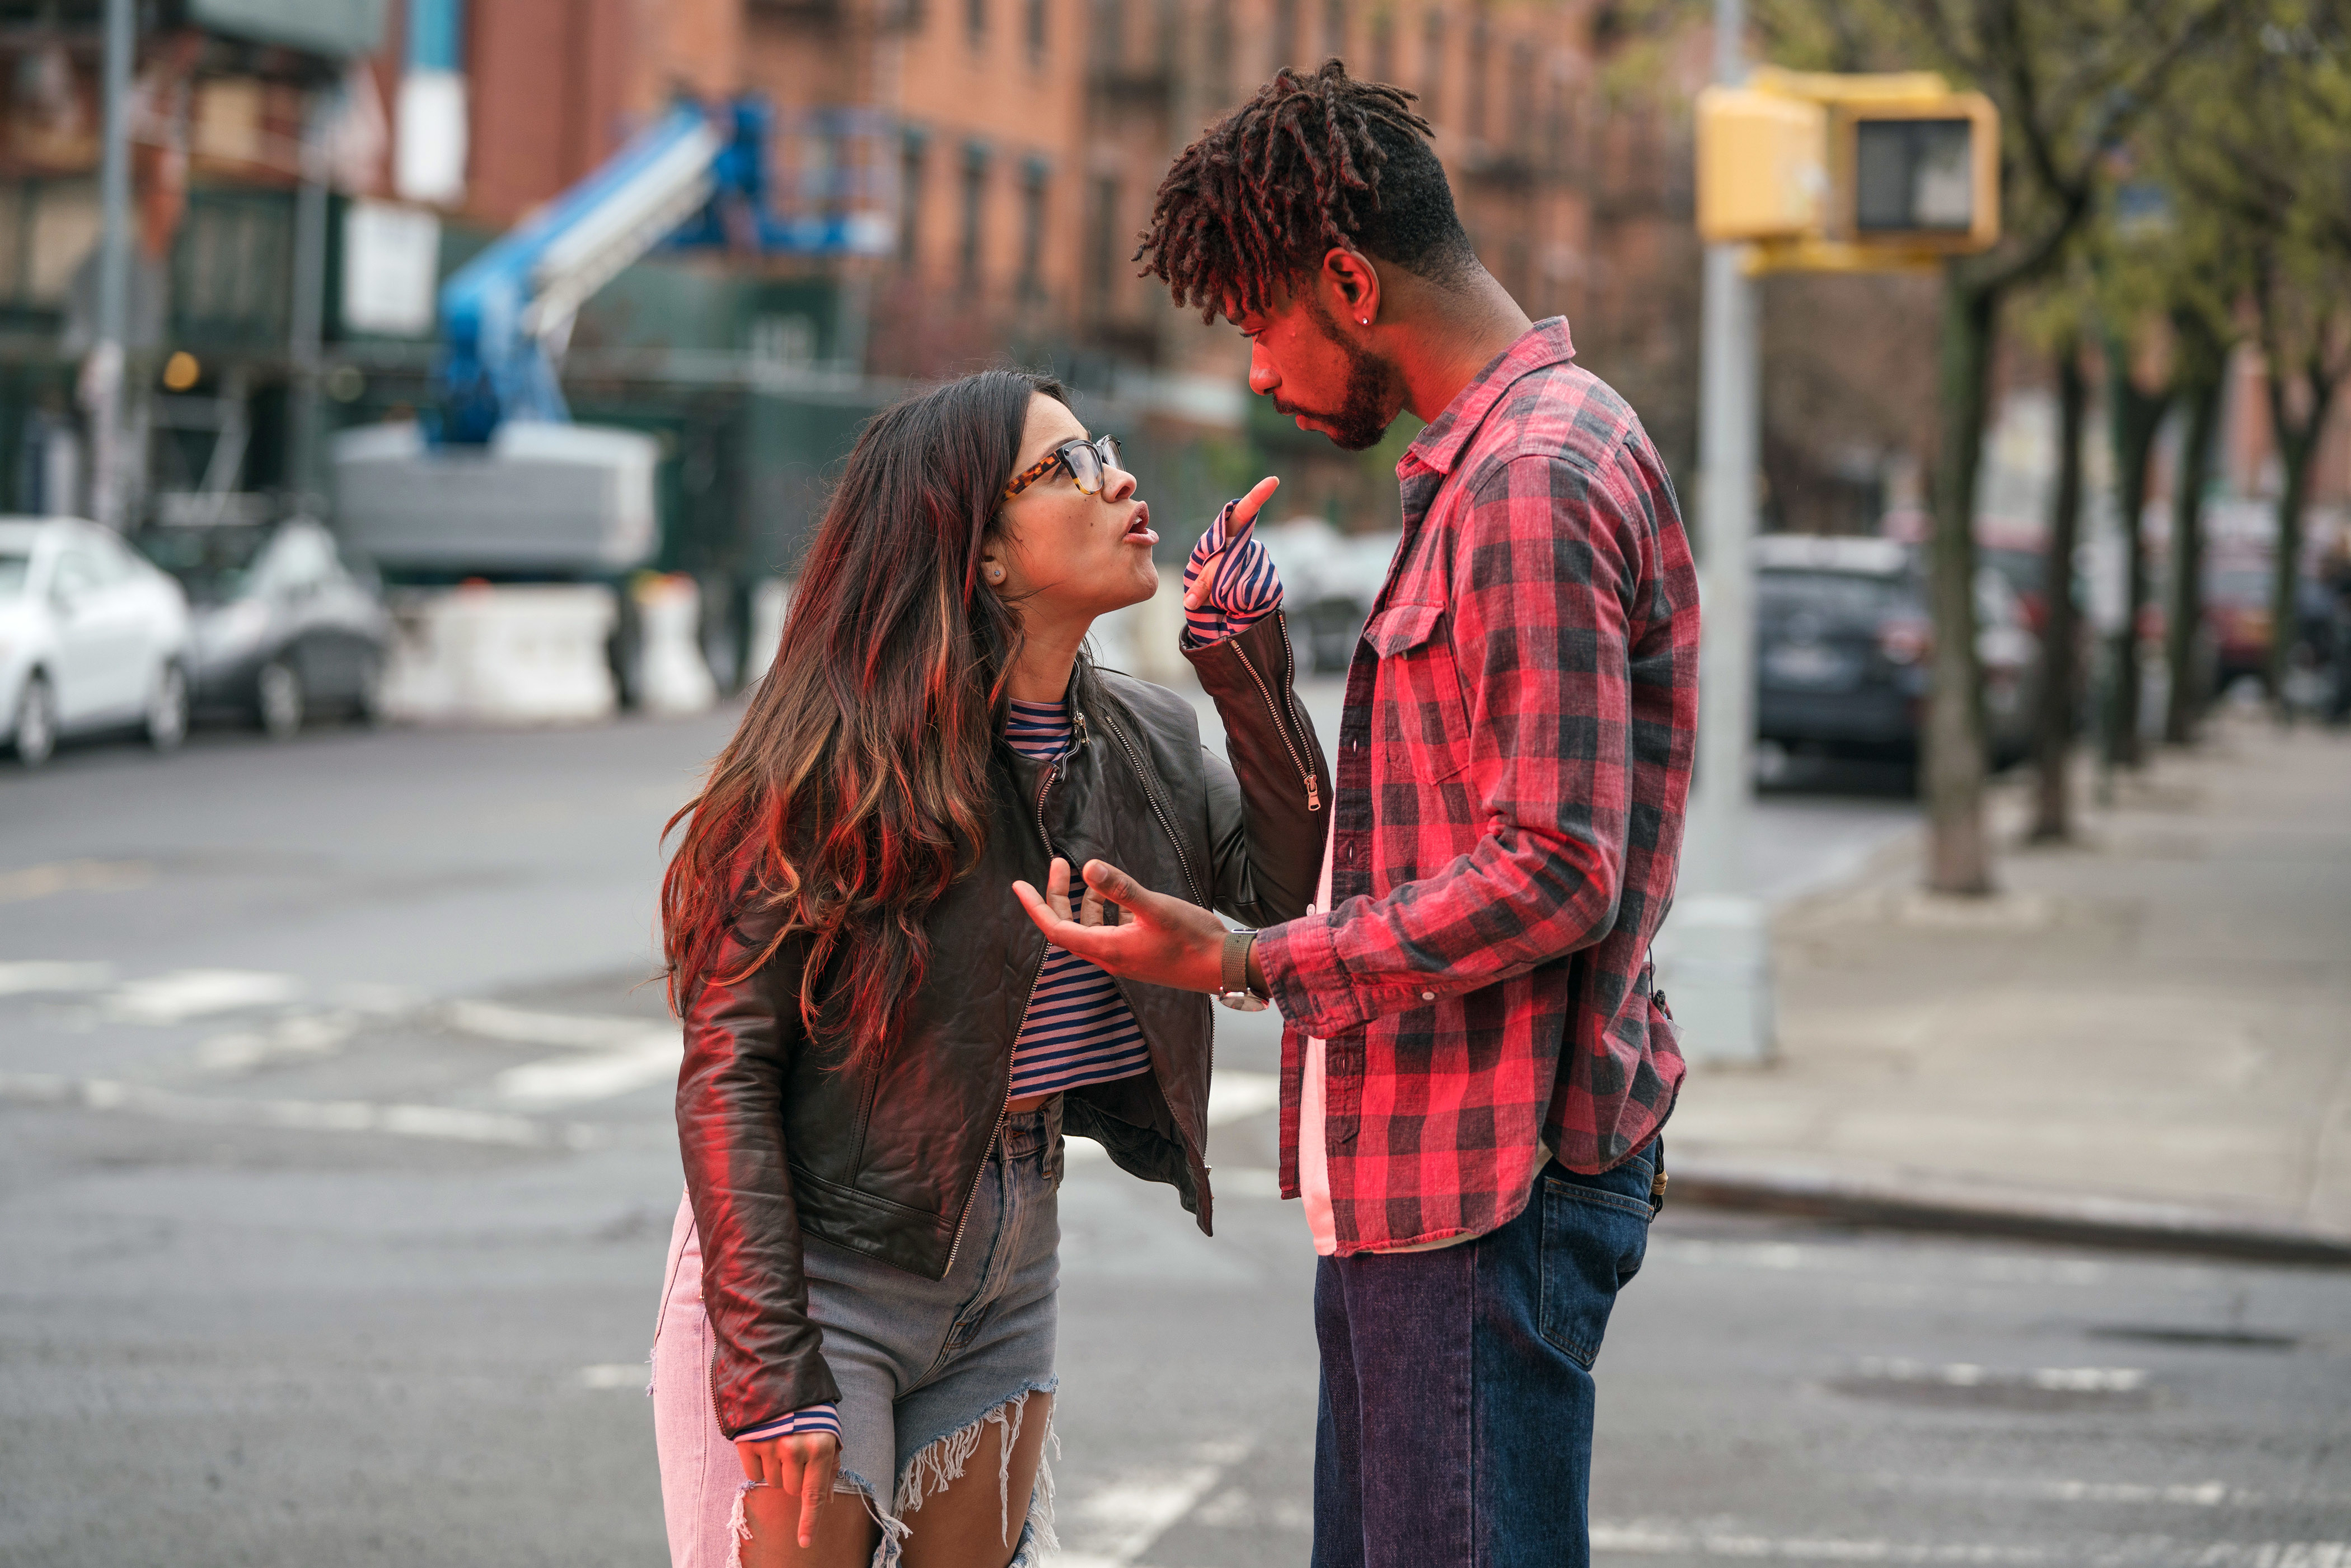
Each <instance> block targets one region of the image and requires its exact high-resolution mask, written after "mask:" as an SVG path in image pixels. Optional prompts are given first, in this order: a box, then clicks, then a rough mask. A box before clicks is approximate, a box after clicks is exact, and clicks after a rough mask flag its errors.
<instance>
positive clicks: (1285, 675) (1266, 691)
mask: <svg viewBox="0 0 2351 1568" xmlns="http://www.w3.org/2000/svg"><path fill="white" fill-rule="evenodd" d="M1273 623H1274V624H1275V625H1276V626H1279V627H1280V628H1281V666H1282V668H1281V674H1282V685H1283V686H1284V687H1285V688H1286V687H1287V686H1289V685H1290V676H1291V674H1293V672H1292V670H1291V668H1290V665H1291V662H1292V659H1293V655H1292V654H1291V653H1290V622H1289V621H1288V620H1286V619H1285V618H1284V617H1283V614H1282V612H1280V611H1279V610H1277V611H1275V612H1273ZM1233 656H1234V657H1235V658H1237V659H1238V660H1239V661H1240V662H1241V668H1242V669H1244V670H1247V671H1248V672H1249V679H1250V680H1252V681H1254V682H1256V683H1257V690H1258V695H1259V696H1261V697H1263V698H1264V699H1265V711H1266V712H1267V713H1268V714H1270V715H1271V716H1272V718H1273V727H1274V732H1275V733H1276V734H1278V735H1280V737H1281V748H1282V749H1283V750H1284V751H1287V752H1289V753H1290V766H1291V767H1292V768H1297V769H1298V776H1299V777H1300V778H1301V779H1304V780H1305V781H1306V809H1307V810H1310V811H1319V810H1322V785H1321V784H1320V783H1318V782H1317V781H1316V779H1315V778H1314V769H1312V768H1309V767H1307V766H1306V759H1305V758H1303V757H1301V756H1300V755H1299V753H1298V743H1297V742H1296V741H1294V740H1292V739H1291V738H1290V725H1291V723H1292V722H1294V720H1295V718H1296V715H1295V714H1293V715H1291V716H1290V718H1288V719H1285V718H1284V717H1283V716H1282V713H1281V710H1280V708H1278V707H1276V706H1274V702H1273V688H1272V687H1270V686H1269V685H1266V684H1265V677H1264V676H1263V675H1260V674H1258V671H1257V665H1255V664H1252V663H1250V662H1249V653H1248V651H1247V650H1245V649H1243V648H1242V647H1240V646H1239V645H1238V643H1236V644H1235V645H1234V647H1233Z"/></svg>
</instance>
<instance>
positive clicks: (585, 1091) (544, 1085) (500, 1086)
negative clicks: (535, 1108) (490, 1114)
mask: <svg viewBox="0 0 2351 1568" xmlns="http://www.w3.org/2000/svg"><path fill="white" fill-rule="evenodd" d="M684 1060H685V1042H684V1036H683V1035H681V1034H679V1033H678V1032H677V1031H676V1030H648V1031H643V1032H642V1033H641V1034H640V1036H639V1038H638V1040H637V1043H636V1044H634V1045H632V1046H628V1047H625V1048H623V1049H622V1050H619V1051H598V1052H596V1053H594V1054H593V1055H583V1056H551V1057H549V1058H548V1059H547V1060H546V1061H534V1062H530V1063H528V1064H527V1065H525V1066H522V1067H510V1068H508V1069H507V1071H504V1072H501V1073H499V1074H498V1075H497V1077H496V1079H495V1080H494V1081H493V1087H494V1088H495V1089H496V1092H497V1093H498V1096H499V1098H501V1099H505V1100H511V1101H513V1102H515V1103H517V1104H522V1105H572V1104H577V1103H580V1102H581V1101H583V1100H608V1099H610V1098H611V1097H612V1096H613V1095H615V1094H625V1093H627V1092H629V1091H630V1090H632V1089H642V1088H643V1087H644V1086H645V1085H646V1084H648V1083H657V1082H661V1081H662V1080H664V1079H674V1078H675V1077H676V1076H677V1069H678V1064H679V1063H680V1062H681V1061H684Z"/></svg>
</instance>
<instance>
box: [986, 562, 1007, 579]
mask: <svg viewBox="0 0 2351 1568" xmlns="http://www.w3.org/2000/svg"><path fill="white" fill-rule="evenodd" d="M987 580H988V581H990V582H1002V581H1003V580H1004V569H1003V568H1002V567H1000V566H991V567H989V568H988V569H987Z"/></svg>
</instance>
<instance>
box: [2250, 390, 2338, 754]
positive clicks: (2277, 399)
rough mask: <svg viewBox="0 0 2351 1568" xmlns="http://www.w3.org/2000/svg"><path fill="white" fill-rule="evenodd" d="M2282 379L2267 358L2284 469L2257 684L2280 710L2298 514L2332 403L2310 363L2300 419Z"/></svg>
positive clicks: (2297, 574) (2294, 612)
mask: <svg viewBox="0 0 2351 1568" xmlns="http://www.w3.org/2000/svg"><path fill="white" fill-rule="evenodd" d="M2287 384H2288V382H2287V379H2286V374H2285V369H2284V367H2283V365H2281V364H2279V363H2278V356H2277V355H2276V354H2275V353H2274V352H2273V353H2272V354H2271V355H2270V356H2269V376H2268V391H2269V402H2270V428H2271V429H2272V430H2273V431H2274V432H2275V433H2276V435H2277V446H2278V459H2279V464H2280V465H2281V466H2282V467H2283V468H2284V470H2285V489H2284V493H2283V495H2281V496H2279V497H2278V517H2277V559H2275V560H2274V561H2273V562H2272V563H2271V564H2272V570H2271V575H2270V650H2269V656H2268V658H2267V659H2265V660H2264V661H2263V662H2262V684H2263V685H2265V686H2266V687H2268V689H2269V699H2270V702H2271V703H2272V704H2273V706H2276V708H2277V710H2278V711H2279V713H2280V714H2281V715H2283V713H2284V712H2285V671H2286V661H2287V659H2288V658H2289V656H2291V655H2292V653H2294V632H2295V631H2296V630H2297V629H2298V628H2299V627H2300V626H2301V624H2302V616H2301V611H2300V607H2299V606H2298V605H2297V604H2296V603H2295V597H2296V595H2295V592H2294V591H2295V589H2296V587H2297V586H2299V583H2300V580H2301V571H2302V521H2303V517H2302V514H2303V511H2304V507H2307V506H2308V504H2309V500H2310V462H2311V459H2312V458H2313V457H2314V456H2316V455H2317V454H2318V437H2319V434H2320V433H2321V432H2323V431H2324V430H2325V428H2326V416H2327V413H2329V412H2330V408H2331V405H2332V404H2333V402H2334V401H2335V382H2333V381H2331V380H2329V379H2327V377H2326V375H2325V371H2322V370H2321V369H2320V368H2319V366H2318V365H2316V364H2315V363H2314V364H2313V365H2312V366H2311V370H2310V410H2309V413H2307V414H2306V415H2305V416H2304V418H2303V419H2302V420H2301V421H2300V422H2298V423H2297V422H2296V421H2294V419H2292V418H2291V417H2289V415H2288V413H2287V410H2286V388H2287Z"/></svg>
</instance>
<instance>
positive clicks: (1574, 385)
mask: <svg viewBox="0 0 2351 1568" xmlns="http://www.w3.org/2000/svg"><path fill="white" fill-rule="evenodd" d="M1574 352H1575V350H1574V348H1573V344H1572V343H1571V342H1570V341H1569V340H1568V332H1567V323H1566V321H1565V320H1564V319H1558V318H1554V319H1551V320H1547V321H1542V322H1540V323H1538V324H1537V325H1536V326H1535V327H1534V328H1532V329H1531V330H1529V331H1528V333H1527V334H1526V336H1524V337H1522V338H1520V340H1518V341H1517V342H1516V343H1514V344H1512V345H1511V346H1510V349H1509V350H1507V351H1506V352H1504V353H1503V354H1502V355H1501V357H1500V358H1499V359H1497V360H1496V361H1493V363H1491V364H1489V366H1487V368H1486V369H1485V371H1483V372H1482V373H1481V374H1480V375H1479V377H1478V379H1477V380H1476V381H1474V382H1470V384H1469V385H1468V387H1466V388H1464V389H1463V390H1462V392H1461V393H1460V395H1459V396H1458V397H1456V398H1455V399H1454V400H1453V402H1452V403H1451V405H1450V406H1448V407H1447V409H1446V411H1445V413H1442V414H1441V415H1439V416H1438V418H1437V422H1436V423H1434V424H1431V425H1430V426H1429V427H1428V428H1427V429H1426V430H1424V431H1422V432H1421V434H1420V436H1419V439H1417V440H1416V441H1415V442H1414V443H1413V444H1412V447H1411V449H1410V450H1409V451H1408V452H1406V453H1405V456H1404V460H1403V461H1402V462H1401V463H1399V464H1397V465H1396V476H1397V478H1398V480H1399V481H1400V482H1401V484H1402V486H1403V491H1404V538H1403V542H1402V543H1401V544H1400V545H1399V546H1398V548H1397V550H1396V557H1395V562H1394V564H1393V565H1391V566H1390V568H1389V569H1388V579H1387V582H1386V584H1385V585H1384V587H1383V589H1382V590H1381V592H1380V595H1379V598H1378V600H1377V601H1376V602H1375V603H1374V606H1373V610H1372V615H1371V619H1370V622H1369V623H1368V624H1367V625H1366V626H1365V627H1364V637H1363V643H1362V645H1361V646H1359V647H1358V648H1357V649H1356V652H1355V658H1354V663H1353V667H1352V668H1350V670H1349V671H1348V673H1347V697H1346V709H1345V714H1344V716H1343V718H1342V719H1341V721H1340V726H1339V753H1338V759H1337V760H1338V772H1337V780H1336V786H1335V793H1334V800H1333V801H1332V805H1333V808H1334V810H1335V816H1334V818H1333V824H1334V831H1335V838H1334V841H1333V856H1334V858H1333V862H1332V881H1331V888H1332V910H1331V912H1329V913H1327V914H1315V915H1308V916H1306V917H1305V918H1303V919H1301V920H1294V921H1290V922H1289V923H1288V924H1286V925H1278V926H1274V927H1271V928H1270V929H1269V930H1267V931H1266V932H1265V933H1264V934H1263V935H1262V936H1260V937H1259V940H1258V948H1257V950H1258V954H1259V960H1260V961H1261V963H1262V964H1263V966H1264V967H1265V973H1266V979H1267V981H1268V983H1269V984H1270V987H1271V988H1272V994H1273V999H1274V1001H1275V1002H1276V1004H1277V1005H1279V1006H1280V1009H1281V1013H1282V1018H1283V1019H1284V1022H1285V1026H1286V1027H1285V1028H1284V1030H1283V1033H1282V1050H1281V1190H1282V1193H1283V1195H1284V1196H1286V1197H1295V1196H1297V1193H1298V1106H1299V1085H1300V1071H1301V1065H1302V1062H1303V1048H1304V1043H1305V1039H1306V1037H1307V1036H1309V1035H1316V1036H1320V1037H1322V1039H1323V1040H1325V1041H1327V1051H1326V1059H1325V1066H1326V1080H1325V1082H1326V1092H1325V1117H1324V1130H1325V1139H1324V1146H1325V1149H1326V1151H1327V1154H1328V1158H1329V1165H1330V1175H1331V1200H1332V1211H1333V1218H1334V1220H1335V1222H1336V1227H1337V1232H1338V1242H1339V1251H1340V1253H1341V1254H1342V1255H1345V1254H1348V1253H1353V1252H1359V1251H1363V1250H1364V1249H1368V1248H1374V1247H1387V1246H1397V1245H1403V1244H1407V1243H1412V1242H1420V1241H1434V1240H1438V1239H1443V1238H1446V1237H1449V1236H1458V1235H1464V1234H1467V1235H1478V1234H1482V1233H1483V1232H1485V1231H1488V1230H1491V1229H1493V1228H1496V1227H1498V1226H1500V1225H1503V1224H1506V1223H1508V1222H1509V1221H1510V1219H1511V1218H1515V1217H1516V1216H1517V1214H1518V1213H1519V1211H1520V1209H1521V1208H1522V1207H1524V1206H1525V1203H1526V1201H1527V1195H1528V1192H1529V1190H1530V1189H1531V1186H1532V1185H1533V1181H1534V1175H1535V1166H1536V1165H1537V1163H1538V1161H1539V1160H1540V1159H1541V1152H1540V1145H1549V1146H1550V1147H1551V1149H1552V1151H1553V1152H1554V1153H1555V1154H1556V1155H1558V1157H1559V1158H1560V1160H1561V1161H1562V1163H1564V1164H1565V1165H1567V1166H1570V1167H1571V1168H1573V1169H1575V1170H1580V1171H1585V1172H1597V1171H1601V1170H1604V1169H1606V1168H1608V1167H1609V1166H1614V1165H1616V1164H1618V1163H1619V1162H1621V1161H1623V1160H1625V1159H1626V1158H1627V1157H1629V1156H1630V1155H1633V1154H1635V1152H1637V1151H1638V1150H1639V1149H1640V1148H1642V1147H1643V1146H1644V1145H1646V1144H1647V1143H1648V1142H1649V1140H1650V1139H1651V1138H1652V1137H1653V1136H1654V1135H1655V1134H1656V1131H1657V1129H1658V1127H1659V1126H1660V1125H1662V1124H1664V1122H1665V1119H1666V1116H1667V1113H1669V1112H1670V1111H1671V1110H1672V1108H1673V1103H1674V1094H1675V1091H1676V1090H1677V1088H1678V1087H1679V1085H1680V1083H1681V1079H1682V1058H1681V1052H1680V1051H1679V1049H1678V1047H1677V1040H1676V1030H1675V1029H1674V1026H1673V1024H1672V1022H1671V1020H1670V1019H1667V1016H1666V1015H1665V1012H1664V1010H1663V1009H1662V1008H1660V1007H1659V1006H1657V1005H1656V1002H1655V1001H1654V1000H1653V991H1652V984H1651V976H1650V970H1649V966H1648V954H1649V941H1650V938H1651V937H1652V936H1655V935H1656V929H1657V925H1658V923H1659V922H1660V921H1661V920H1663V919H1664V918H1665V914H1666V908H1667V904H1668V903H1669V902H1670V901H1671V899H1672V896H1673V887H1674V870H1675V864H1676V862H1677V859H1678V858H1679V855H1680V852H1681V839H1682V813H1683V804H1684V801H1685V800H1686V798H1687V795H1688V792H1689V779H1690V757H1691V753H1692V751H1693V750H1694V748H1695V747H1696V742H1697V727H1698V581H1697V578H1696V575H1695V574H1694V572H1693V571H1692V570H1691V565H1690V553H1689V541H1688V538H1687V536H1686V535H1685V534H1684V533H1683V531H1682V523H1681V515H1680V512H1679V510H1678V508H1677V506H1676V504H1675V501H1674V493H1673V486H1672V484H1671V482H1670V481H1669V480H1668V479H1667V475H1666V470H1665V465H1663V464H1662V463H1660V462H1659V461H1658V458H1657V454H1656V448H1655V447H1653V446H1651V445H1650V444H1649V439H1648V436H1647V435H1646V434H1645V433H1644V432H1643V431H1642V429H1641V424H1640V422H1639V420H1638V419H1636V418H1635V416H1634V413H1633V411H1632V410H1631V409H1630V408H1629V407H1627V406H1626V405H1625V402H1624V400H1623V399H1621V398H1619V397H1618V396H1617V395H1616V394H1615V393H1614V392H1612V391H1610V390H1609V389H1608V388H1607V387H1606V386H1605V385H1604V384H1603V383H1602V382H1600V381H1599V380H1598V379H1597V378H1595V377H1593V375H1591V374H1590V373H1588V372H1587V371H1582V370H1579V369H1577V368H1576V367H1575V366H1574V365H1573V363H1572V362H1571V361H1573V357H1574Z"/></svg>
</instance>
